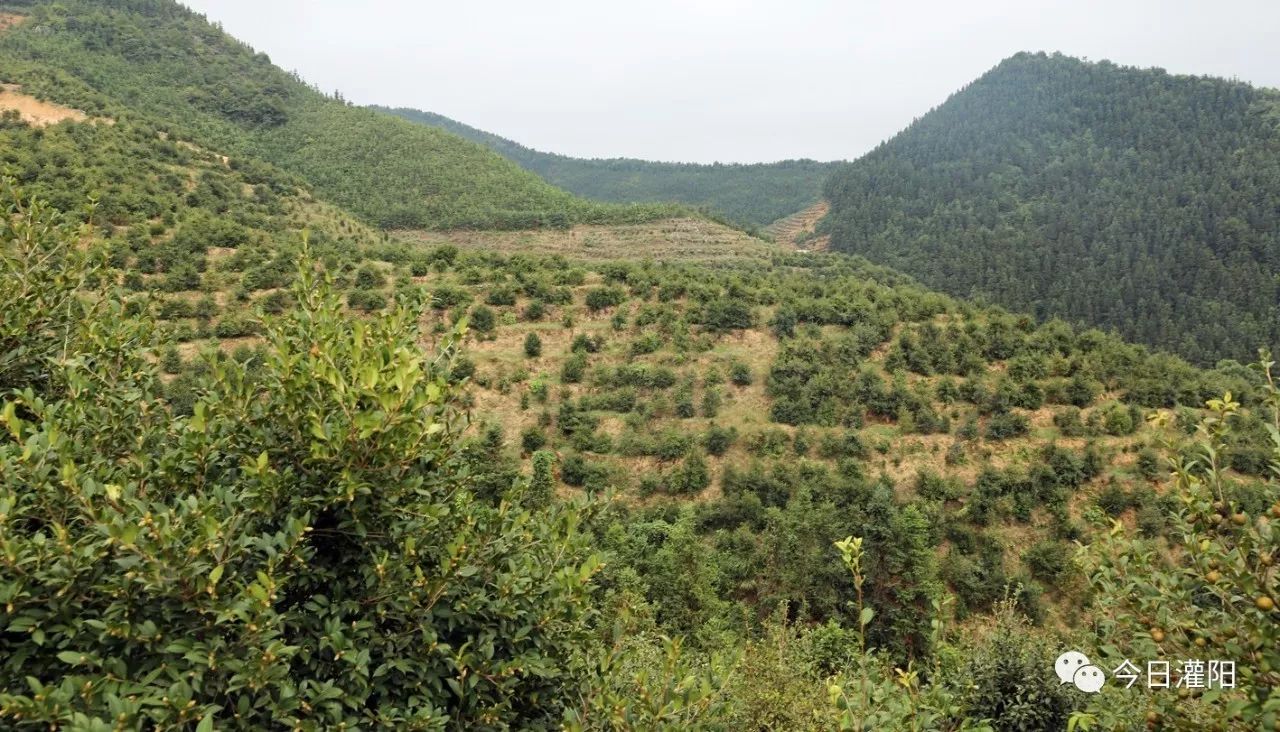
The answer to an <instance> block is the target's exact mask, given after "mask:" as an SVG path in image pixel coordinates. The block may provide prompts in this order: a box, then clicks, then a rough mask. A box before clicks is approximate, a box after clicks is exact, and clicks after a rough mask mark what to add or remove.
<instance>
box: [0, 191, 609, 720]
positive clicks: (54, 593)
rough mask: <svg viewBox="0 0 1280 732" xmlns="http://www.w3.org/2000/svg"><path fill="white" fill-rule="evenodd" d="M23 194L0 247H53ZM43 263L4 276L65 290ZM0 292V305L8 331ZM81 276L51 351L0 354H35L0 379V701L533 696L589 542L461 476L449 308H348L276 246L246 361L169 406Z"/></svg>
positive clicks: (109, 706) (450, 701) (197, 707)
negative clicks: (435, 324)
mask: <svg viewBox="0 0 1280 732" xmlns="http://www.w3.org/2000/svg"><path fill="white" fill-rule="evenodd" d="M42 213H43V212H42V210H41V209H40V208H39V207H38V206H33V207H20V208H18V210H16V211H12V210H11V211H10V215H11V217H12V216H14V215H16V216H18V217H19V218H27V219H29V220H30V221H29V222H28V223H19V224H18V225H17V228H16V232H17V234H18V235H17V236H15V234H14V232H15V229H13V228H7V229H6V230H5V238H4V241H3V257H4V259H3V261H4V267H5V269H6V271H10V270H12V269H13V268H20V267H28V268H30V270H29V271H38V269H39V267H40V266H42V265H41V264H40V262H41V261H45V262H52V260H48V259H45V260H41V258H40V256H41V254H42V253H44V252H49V251H63V250H65V249H66V248H67V247H70V246H71V242H70V241H69V240H68V239H67V238H66V232H63V231H60V230H59V229H58V228H56V227H54V226H52V224H49V223H47V222H46V221H44V220H43V219H41V218H40V217H41V215H42ZM28 225H33V226H35V229H36V230H35V233H33V234H30V236H28V237H26V238H24V234H23V232H27V231H28V230H27V229H24V228H23V227H24V226H28ZM32 242H34V244H33V243H32ZM65 277H66V278H67V279H65V280H64V279H59V278H58V277H52V276H48V275H47V274H41V275H40V276H39V277H36V278H35V279H33V280H32V283H31V286H33V287H40V288H44V289H45V290H47V291H45V292H42V294H41V295H40V297H46V298H52V297H62V298H66V297H69V296H68V295H66V294H65V293H64V294H58V288H60V287H63V286H64V285H65V283H66V282H70V281H77V280H78V279H79V277H80V275H79V274H76V270H75V267H73V266H70V265H68V269H67V272H66V273H65ZM2 292H3V295H4V298H5V299H4V300H3V301H2V302H0V312H4V313H6V317H7V318H10V319H11V320H9V321H6V329H13V328H15V327H27V328H36V327H37V321H35V320H34V319H35V318H37V317H38V314H35V313H33V312H31V310H30V309H26V310H24V309H23V301H22V300H21V298H19V297H17V296H18V295H21V294H22V292H21V291H20V290H15V289H14V288H12V287H9V288H6V289H5V290H3V291H2ZM75 296H76V295H71V296H70V297H75ZM82 296H83V297H86V298H93V299H96V300H97V301H98V302H99V303H100V307H102V308H104V309H105V314H104V316H103V317H101V318H95V319H88V320H80V321H77V322H74V323H69V324H64V326H63V328H64V331H65V333H66V335H65V338H64V341H65V342H66V343H67V344H68V345H67V347H66V348H63V349H56V350H50V349H48V348H44V347H41V348H36V349H28V350H26V351H21V352H19V353H17V354H14V353H13V352H12V351H11V350H9V351H6V352H7V353H8V354H9V355H8V358H7V366H6V373H14V374H28V375H29V374H35V373H38V372H40V371H41V370H47V372H48V374H49V377H48V378H47V379H45V380H44V382H43V386H44V387H45V388H43V390H41V389H38V388H37V386H39V385H37V384H33V383H32V382H33V379H32V378H30V377H24V378H21V379H14V378H12V377H8V376H7V377H6V384H5V386H6V387H8V389H7V390H6V393H5V395H4V397H3V406H2V407H0V423H2V426H3V432H2V434H0V629H3V632H0V726H4V727H5V728H10V729H12V728H18V729H22V728H32V729H35V728H43V729H50V728H60V727H67V728H75V729H85V730H89V729H113V728H115V729H134V728H146V729H180V728H192V727H194V728H197V729H199V730H202V731H203V730H210V729H215V728H238V729H265V728H273V727H277V726H285V725H287V726H289V727H293V728H298V729H342V728H348V729H352V728H366V729H367V728H395V729H445V728H458V729H463V728H465V729H506V728H511V727H516V728H538V727H540V726H545V725H546V724H549V723H550V722H549V721H548V720H552V719H559V718H560V716H561V715H562V713H563V711H562V705H563V702H562V700H564V699H565V698H567V696H566V694H567V692H566V689H568V688H569V685H570V684H573V683H574V682H575V678H576V676H575V674H574V672H573V670H572V668H573V667H572V666H571V664H570V663H569V659H570V657H571V653H574V652H578V651H580V648H581V646H582V645H583V643H584V640H585V628H586V621H587V619H588V606H587V598H586V593H587V590H588V585H589V583H590V580H591V577H592V575H593V572H594V571H595V568H596V566H597V563H598V562H597V560H596V559H595V558H594V557H593V556H592V555H590V554H589V552H588V550H587V546H586V544H585V540H584V538H583V536H582V535H581V534H580V533H579V531H578V526H579V521H580V514H579V511H578V509H577V508H576V507H575V506H574V505H569V504H556V505H554V506H551V507H548V508H541V509H538V510H530V509H526V508H523V507H521V504H522V503H523V502H522V501H520V500H519V499H520V493H521V490H522V486H521V485H519V484H517V485H516V486H513V488H512V490H511V491H509V492H508V495H506V496H504V497H502V499H501V500H499V501H497V502H495V503H485V502H480V501H477V500H476V499H475V498H473V497H472V495H471V493H470V492H469V490H468V477H467V476H468V469H467V468H466V466H464V465H463V464H461V461H460V460H459V457H458V452H457V451H456V450H455V449H454V445H455V436H456V434H457V432H458V429H459V425H458V418H457V412H456V411H455V407H454V399H455V396H456V395H455V392H454V388H453V387H451V386H450V385H449V383H448V381H447V376H446V375H447V372H448V370H449V366H450V361H451V359H452V357H453V355H454V353H455V352H456V349H457V344H458V342H459V339H460V338H461V337H462V335H463V331H464V329H465V323H463V324H460V326H459V327H458V328H457V329H455V330H454V331H453V333H452V334H451V335H450V336H449V337H448V338H446V339H445V340H444V342H443V345H442V346H441V350H440V351H439V352H438V354H437V355H436V356H435V357H434V358H428V357H427V356H425V355H424V354H423V352H422V351H421V349H420V348H419V346H418V334H417V332H416V325H415V324H416V321H417V316H418V310H417V308H416V307H414V304H413V303H408V302H401V303H398V304H396V305H395V306H394V307H392V308H390V309H388V311H386V312H385V313H384V314H382V315H380V316H378V317H375V318H370V319H354V318H352V317H351V316H348V315H345V314H343V313H342V311H341V309H340V307H339V303H338V299H337V297H336V296H335V295H334V294H333V293H332V292H331V291H330V289H329V287H328V285H327V284H326V283H325V282H323V281H321V280H320V279H319V278H318V276H317V275H316V274H314V273H313V272H312V271H311V270H310V269H308V268H306V267H304V268H303V269H302V271H301V274H300V277H299V280H298V284H297V286H296V287H295V289H294V296H295V298H296V300H297V302H298V303H299V307H298V309H297V310H296V311H293V312H291V313H289V314H288V315H285V316H284V317H282V318H280V319H279V320H274V321H270V322H268V323H267V325H266V338H267V346H266V347H265V348H264V349H263V353H262V361H261V364H260V365H259V366H258V367H257V368H256V369H255V370H254V371H252V372H250V371H247V370H246V368H245V367H244V366H243V365H241V364H239V363H237V362H235V361H234V360H229V359H223V358H214V359H213V360H211V362H210V363H209V364H208V371H209V377H208V378H207V379H205V380H204V381H203V382H202V383H201V384H200V386H199V388H198V390H197V392H198V394H199V396H198V398H197V400H196V402H195V404H194V407H193V409H192V414H191V416H189V417H176V416H174V415H173V414H172V413H171V411H170V409H169V408H168V406H167V405H166V403H165V402H164V401H163V400H162V399H161V398H159V397H158V396H157V395H156V394H157V391H158V389H157V387H158V382H159V379H158V376H157V369H156V367H155V366H154V365H153V358H152V357H151V355H150V351H149V347H150V344H151V341H152V340H153V339H152V336H151V329H150V327H149V326H148V325H147V324H146V321H141V320H133V319H130V318H126V317H124V316H123V315H122V312H121V305H120V303H119V301H118V298H117V296H116V295H115V293H114V292H111V291H110V290H107V291H103V292H97V293H84V294H83V295H82ZM14 313H16V315H14ZM24 313H26V314H25V315H24ZM24 317H25V318H28V319H29V322H23V321H22V320H21V318H24Z"/></svg>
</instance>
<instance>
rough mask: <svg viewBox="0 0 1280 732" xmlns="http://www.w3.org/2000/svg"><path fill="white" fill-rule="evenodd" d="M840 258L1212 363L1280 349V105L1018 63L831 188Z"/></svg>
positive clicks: (1115, 71) (1158, 75)
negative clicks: (867, 261) (853, 256)
mask: <svg viewBox="0 0 1280 732" xmlns="http://www.w3.org/2000/svg"><path fill="white" fill-rule="evenodd" d="M827 197H828V198H829V199H830V200H831V206H832V209H831V215H830V216H829V217H828V219H827V221H826V223H825V225H824V230H825V231H826V232H827V233H829V234H830V235H831V237H832V245H833V246H834V247H835V248H838V249H840V250H842V251H848V252H856V253H859V254H863V255H865V256H867V257H869V258H871V259H872V260H873V261H876V262H879V263H881V264H885V265H887V266H890V267H895V268H897V269H900V270H901V271H903V272H906V273H908V274H911V275H914V276H916V277H918V278H920V280H921V281H922V282H924V283H925V284H926V285H930V286H933V287H937V288H940V289H943V290H945V291H947V292H950V293H952V294H956V295H962V296H981V297H985V298H987V299H988V300H990V301H991V302H996V303H1000V304H1001V305H1004V306H1005V307H1009V308H1012V309H1015V310H1018V311H1023V312H1028V313H1032V314H1034V315H1036V316H1037V317H1042V318H1043V317H1052V316H1057V317H1062V318H1067V319H1068V320H1071V321H1075V322H1084V323H1089V324H1091V325H1095V326H1099V327H1103V328H1115V329H1116V330H1117V331H1119V333H1120V334H1121V335H1123V336H1124V337H1126V338H1130V339H1132V340H1135V341H1139V342H1143V343H1147V344H1150V345H1154V346H1158V347H1160V348H1164V349H1168V350H1171V351H1174V352H1176V353H1180V354H1182V355H1183V356H1185V357H1187V358H1191V359H1193V360H1195V361H1197V362H1200V363H1203V364H1211V363H1214V362H1215V361H1216V360H1217V359H1219V358H1227V357H1230V358H1248V357H1249V355H1250V354H1251V353H1252V350H1253V349H1254V348H1255V347H1257V346H1258V345H1262V344H1265V345H1271V346H1275V345H1276V344H1278V343H1280V311H1278V310H1277V308H1278V306H1280V289H1277V288H1278V287H1280V285H1278V284H1277V280H1276V277H1275V273H1276V271H1277V269H1278V268H1280V93H1278V92H1276V91H1274V90H1268V89H1258V88H1254V87H1251V86H1248V85H1246V84H1242V83H1238V82H1230V81H1225V80H1221V79H1211V78H1201V77H1191V76H1176V75H1172V74H1167V73H1164V72H1163V71H1159V70H1145V69H1134V68H1126V67H1120V66H1116V65H1114V64H1111V63H1107V62H1101V63H1086V62H1083V61H1079V60H1076V59H1072V58H1068V57H1064V56H1060V55H1054V56H1046V55H1044V54H1021V55H1018V56H1015V57H1013V58H1010V59H1008V60H1006V61H1004V62H1002V63H1001V64H1000V65H999V66H997V67H996V68H994V69H992V70H991V71H990V72H989V73H987V74H986V75H984V76H983V77H982V78H980V79H978V80H977V81H975V82H973V83H972V84H970V85H969V86H968V87H966V88H965V89H963V90H961V91H959V92H957V93H956V94H955V95H954V96H952V97H951V98H950V99H948V100H947V101H946V103H945V104H943V105H941V106H940V107H938V108H937V109H935V110H933V111H932V112H930V113H929V114H927V115H925V116H924V117H922V118H921V119H919V120H917V121H916V122H915V123H914V124H912V125H911V126H910V127H908V128H907V129H906V130H905V131H903V132H902V133H901V134H899V135H898V136H897V137H895V138H894V139H892V140H890V141H889V142H887V143H885V144H884V145H882V146H881V147H879V148H877V149H876V150H875V151H873V152H871V153H870V154H868V155H866V156H865V157H863V158H862V159H860V160H858V161H857V162H856V163H853V164H851V165H850V166H848V167H847V168H845V169H844V170H842V171H841V172H839V173H838V174H836V175H834V176H833V177H832V178H831V180H830V181H829V182H828V184H827Z"/></svg>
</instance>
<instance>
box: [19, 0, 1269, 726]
mask: <svg viewBox="0 0 1280 732" xmlns="http://www.w3.org/2000/svg"><path fill="white" fill-rule="evenodd" d="M0 21H2V22H0V83H3V84H6V85H7V86H6V87H4V94H5V95H7V96H0V105H3V104H13V105H14V106H13V108H12V109H10V110H9V111H7V112H5V113H4V115H3V117H0V167H2V168H3V174H2V175H0V210H3V214H2V215H0V727H4V728H6V729H10V728H12V729H31V730H35V729H75V730H110V729H122V730H133V729H138V730H142V729H147V730H150V729H164V730H186V729H195V730H197V731H198V732H207V731H208V730H221V729H245V730H257V729H274V728H278V727H285V726H287V727H289V728H292V729H302V730H329V729H380V728H381V729H418V730H505V729H521V730H524V729H532V730H551V729H560V730H634V731H636V732H639V731H640V730H671V731H673V732H674V731H676V730H745V729H769V730H815V731H818V730H822V731H825V730H859V731H869V730H945V731H952V730H1033V731H1034V730H1065V729H1079V730H1131V729H1160V730H1188V731H1189V730H1205V729H1223V730H1228V729H1230V730H1259V729H1262V730H1266V729H1273V728H1276V727H1278V726H1280V696H1277V695H1275V694H1273V693H1272V691H1271V690H1272V689H1275V688H1277V687H1280V622H1277V621H1278V620H1280V610H1277V609H1276V601H1277V600H1280V576H1278V570H1277V567H1276V559H1277V558H1278V556H1280V531H1277V524H1278V523H1280V487H1278V486H1277V483H1276V476H1277V473H1278V472H1280V389H1278V388H1277V385H1276V383H1275V381H1274V377H1273V375H1272V374H1273V368H1274V365H1273V364H1272V363H1271V362H1270V361H1271V357H1270V355H1269V354H1267V353H1266V352H1263V353H1262V356H1261V358H1258V356H1257V351H1256V349H1257V347H1259V346H1263V345H1265V343H1266V342H1267V341H1266V340H1265V339H1263V340H1254V341H1251V340H1249V336H1248V334H1246V333H1245V332H1244V331H1243V330H1241V331H1239V332H1236V331H1233V335H1232V336H1231V340H1228V341H1224V343H1225V344H1226V345H1229V346H1230V348H1227V350H1228V351H1229V352H1231V353H1237V352H1238V353H1241V354H1248V356H1249V358H1248V359H1245V358H1243V357H1242V358H1241V359H1240V360H1238V361H1237V360H1230V359H1225V360H1221V361H1219V362H1217V363H1215V364H1214V366H1213V367H1212V368H1206V367H1203V366H1197V365H1193V364H1192V363H1189V362H1188V361H1186V360H1183V359H1182V358H1180V357H1178V356H1174V355H1170V354H1169V353H1167V352H1162V351H1158V350H1153V349H1150V348H1148V347H1147V346H1143V345H1135V344H1133V343H1131V342H1127V341H1126V340H1124V339H1123V338H1122V337H1121V336H1119V335H1117V334H1115V333H1112V332H1107V331H1104V330H1101V329H1097V328H1090V327H1087V326H1081V325H1076V324H1072V323H1070V322H1068V318H1067V317H1065V316H1064V317H1063V318H1055V317H1051V316H1050V314H1049V313H1047V312H1025V313H1024V312H1017V311H1010V310H1006V309H1003V308H1001V307H998V306H994V305H990V304H986V303H983V302H975V301H970V300H965V299H961V298H959V297H957V296H954V295H950V294H944V293H941V292H938V291H936V290H933V289H930V288H929V287H928V286H927V284H924V283H922V282H920V281H918V280H917V279H915V278H913V277H912V276H910V275H909V274H904V273H901V272H899V271H897V270H895V269H891V268H888V267H886V266H883V265H882V264H880V263H872V262H871V261H868V260H867V259H864V258H862V257H860V256H856V255H850V254H847V253H840V252H807V251H797V250H796V249H794V248H788V246H787V245H785V244H783V243H777V242H772V241H766V240H763V239H759V238H756V237H753V236H750V235H749V234H747V233H746V232H744V231H742V230H740V229H735V228H732V227H729V226H725V225H724V224H722V223H718V222H717V221H715V220H711V219H709V218H707V217H705V216H702V215H699V214H698V213H697V212H695V211H692V210H690V209H688V208H682V207H674V206H616V205H611V204H603V203H600V204H597V203H591V202H587V201H584V200H583V199H580V198H577V197H575V196H574V195H572V194H570V193H567V192H564V191H561V190H559V189H557V188H554V187H553V186H552V185H551V184H549V183H545V182H543V181H540V180H538V179H536V177H534V176H533V175H532V174H529V173H526V172H524V171H521V170H519V169H518V168H517V167H516V166H514V165H513V164H510V163H509V162H507V161H505V160H503V159H501V158H500V157H498V156H497V155H496V154H494V153H491V152H489V151H487V150H485V149H483V148H481V147H480V146H478V145H474V144H472V143H469V142H466V141H465V140H461V139H459V138H456V137H453V136H452V135H449V134H448V133H445V132H440V131H436V130H432V129H429V128H427V127H426V126H424V125H420V124H415V123H410V122H406V121H402V120H396V119H392V118H390V117H389V116H387V115H384V114H382V113H379V112H375V111H371V110H360V109H354V108H352V107H349V106H347V105H346V104H344V103H342V102H340V101H337V100H334V99H331V98H328V97H326V96H325V95H323V94H320V93H318V92H316V91H314V90H312V89H310V88H309V87H307V86H306V85H305V84H303V83H302V82H300V81H298V80H297V79H296V78H293V77H291V76H290V75H287V74H285V73H283V72H281V71H280V70H278V69H276V68H275V67H273V66H271V65H270V63H269V61H267V59H266V58H265V57H263V56H261V55H260V54H256V53H255V52H253V51H251V50H250V49H248V48H246V47H244V46H242V45H240V44H238V43H236V42H234V41H232V40H231V39H229V38H228V37H227V36H225V35H223V34H222V33H220V32H219V31H218V30H217V29H216V28H214V27H213V26H211V25H209V24H207V23H206V22H205V21H204V19H203V18H201V17H199V16H197V15H194V14H192V13H189V12H187V11H185V10H183V9H181V8H180V7H179V6H178V5H176V4H174V3H171V2H168V0H112V1H111V2H105V3H92V4H91V3H81V2H75V1H74V0H72V1H70V2H67V1H64V2H58V3H52V2H50V3H43V2H40V3H30V2H25V3H12V2H10V3H8V4H3V3H0ZM1039 62H1042V63H1048V62H1049V61H1048V60H1046V59H1041V60H1040V61H1039ZM1058 62H1059V61H1054V63H1058ZM1061 63H1068V62H1066V61H1061ZM1070 63H1071V64H1074V63H1075V62H1070ZM1083 68H1086V69H1092V68H1095V67H1092V66H1084V67H1083ZM1206 83H1209V82H1206ZM1217 84H1220V82H1212V83H1211V85H1217ZM1231 88H1235V87H1231ZM1242 89H1245V90H1247V87H1242ZM966 93H967V92H966ZM1241 93H1244V92H1241ZM1249 93H1257V92H1252V91H1250V92H1249ZM953 101H954V100H953ZM1215 104H1216V102H1215ZM944 109H945V107H944ZM33 110H34V111H33ZM925 119H926V120H928V119H930V118H925ZM922 123H923V121H922ZM424 141H427V142H424ZM876 155H883V153H876ZM384 164H385V166H386V167H385V168H384V167H382V166H383V165H384ZM861 164H862V163H859V165H861ZM856 169H857V168H856V167H855V168H854V169H853V170H856ZM347 172H350V175H349V176H347V177H344V174H345V173H347ZM846 175H849V174H848V173H846ZM400 176H406V177H405V178H404V179H403V181H402V179H401V178H400ZM415 176H417V177H415ZM925 178H926V176H924V175H923V174H921V180H922V181H923V180H924V179H925ZM375 179H376V183H375ZM837 180H839V179H837ZM956 180H957V185H959V182H960V181H962V179H961V178H957V179H956ZM388 182H392V183H395V185H389V184H388ZM365 184H369V185H370V186H371V187H370V188H369V189H368V190H365V189H364V188H362V187H361V186H363V185H365ZM836 185H837V184H836V183H833V184H832V191H833V193H834V192H835V191H836ZM437 186H438V188H437ZM385 189H392V190H385ZM429 190H431V191H438V192H439V194H440V196H441V197H440V198H439V199H433V198H431V196H430V195H426V196H424V192H425V191H429ZM423 200H426V201H427V203H425V204H423V203H422V201H423ZM839 200H840V199H839V197H838V196H834V195H833V204H836V203H838V201H839ZM1135 205H1136V204H1135ZM402 206H403V207H404V208H401V207H402ZM997 209H999V207H998V206H997ZM842 215H843V214H841V213H840V211H838V210H837V213H836V218H834V219H833V220H832V221H831V222H830V224H829V225H830V226H831V227H832V232H833V233H834V234H836V235H837V237H838V236H840V233H839V231H840V230H839V228H838V227H839V226H840V225H841V222H843V221H845V220H846V219H844V218H840V217H841V216H842ZM415 217H421V218H415ZM409 219H412V221H410V220H409ZM405 226H412V227H423V228H415V230H414V231H403V230H401V229H402V228H403V227H405ZM1249 236H1253V234H1249ZM1246 238H1247V237H1246ZM1232 261H1233V262H1239V259H1238V258H1237V259H1234V260H1232ZM1258 266H1260V267H1261V266H1262V265H1258ZM1268 271H1274V270H1268ZM922 277H923V276H922ZM965 294H967V293H965ZM1175 294H1180V293H1166V292H1164V291H1162V290H1156V291H1154V293H1153V297H1154V296H1157V295H1159V296H1169V297H1172V296H1174V295H1175ZM993 299H994V298H993ZM1037 316H1040V317H1037ZM1213 325H1214V327H1222V328H1235V327H1237V324H1235V323H1234V321H1230V320H1218V321H1214V322H1213ZM1241 327H1242V326H1241ZM1254 361H1257V363H1252V362H1254ZM1246 364H1248V365H1246ZM1068 649H1082V650H1085V651H1086V652H1087V653H1088V654H1089V657H1090V658H1091V659H1092V661H1093V662H1094V663H1096V664H1097V665H1098V666H1099V667H1100V668H1103V669H1105V670H1106V671H1107V673H1110V672H1111V669H1114V668H1116V667H1117V666H1119V665H1120V663H1121V662H1122V661H1123V660H1126V659H1129V660H1132V661H1134V662H1137V663H1143V662H1145V661H1146V660H1159V659H1166V660H1170V661H1174V662H1175V663H1176V662H1177V660H1180V659H1206V660H1207V659H1211V658H1212V659H1216V658H1221V659H1231V660H1234V661H1235V662H1236V664H1237V669H1238V671H1237V674H1238V680H1237V684H1236V686H1235V688H1232V689H1202V690H1196V691H1190V690H1188V693H1185V694H1184V693H1180V692H1178V691H1176V690H1172V689H1170V690H1164V692H1162V691H1161V690H1154V691H1150V692H1148V691H1146V690H1142V689H1132V690H1127V689H1125V688H1124V687H1123V683H1117V682H1115V681H1114V680H1113V681H1112V682H1111V683H1109V684H1108V685H1107V686H1106V687H1105V688H1104V689H1103V690H1102V692H1101V693H1098V694H1087V693H1085V692H1083V691H1080V690H1078V689H1076V688H1075V687H1074V686H1073V685H1072V684H1065V685H1064V684H1061V683H1060V682H1059V679H1058V677H1057V676H1056V675H1055V672H1054V665H1055V659H1056V658H1057V657H1058V656H1059V654H1061V653H1062V652H1063V651H1064V650H1068Z"/></svg>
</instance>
